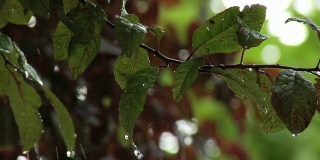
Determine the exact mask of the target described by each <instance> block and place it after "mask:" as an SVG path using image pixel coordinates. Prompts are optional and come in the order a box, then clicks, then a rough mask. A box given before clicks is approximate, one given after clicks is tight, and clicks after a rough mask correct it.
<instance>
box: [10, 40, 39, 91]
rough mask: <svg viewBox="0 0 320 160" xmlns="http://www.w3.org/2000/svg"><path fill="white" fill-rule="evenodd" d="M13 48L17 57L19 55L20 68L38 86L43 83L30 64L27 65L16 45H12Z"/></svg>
mask: <svg viewBox="0 0 320 160" xmlns="http://www.w3.org/2000/svg"><path fill="white" fill-rule="evenodd" d="M14 47H15V51H16V53H17V55H19V58H18V62H19V64H20V65H21V66H22V68H23V70H24V71H25V73H26V74H27V76H28V77H29V76H30V77H31V78H32V79H33V80H35V81H37V82H38V83H39V84H41V85H42V84H43V83H42V80H41V78H40V77H39V75H38V73H37V72H36V70H35V69H34V68H33V67H32V66H31V65H30V64H28V62H27V59H26V57H25V56H24V53H23V52H22V51H21V50H20V49H19V48H18V46H17V45H16V44H14Z"/></svg>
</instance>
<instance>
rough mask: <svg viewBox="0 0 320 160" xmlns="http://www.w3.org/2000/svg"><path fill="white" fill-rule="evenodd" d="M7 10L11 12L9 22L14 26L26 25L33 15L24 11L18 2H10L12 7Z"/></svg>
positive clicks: (14, 0)
mask: <svg viewBox="0 0 320 160" xmlns="http://www.w3.org/2000/svg"><path fill="white" fill-rule="evenodd" d="M10 1H11V0H10ZM9 9H10V10H11V14H10V17H9V22H11V23H14V24H19V25H26V24H28V22H29V21H30V18H31V16H32V15H33V14H32V12H31V11H30V10H25V9H24V8H23V6H22V5H21V4H20V2H19V1H18V0H12V6H11V8H9Z"/></svg>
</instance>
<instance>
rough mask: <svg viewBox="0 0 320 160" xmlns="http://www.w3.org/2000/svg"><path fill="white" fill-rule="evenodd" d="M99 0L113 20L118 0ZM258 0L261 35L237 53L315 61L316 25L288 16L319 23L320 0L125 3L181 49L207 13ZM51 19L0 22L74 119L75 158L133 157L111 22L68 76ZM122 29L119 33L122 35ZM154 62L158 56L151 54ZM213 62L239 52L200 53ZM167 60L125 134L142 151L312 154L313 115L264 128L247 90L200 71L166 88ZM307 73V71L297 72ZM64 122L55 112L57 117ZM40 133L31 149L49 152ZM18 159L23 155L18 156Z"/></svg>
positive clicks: (222, 156)
mask: <svg viewBox="0 0 320 160" xmlns="http://www.w3.org/2000/svg"><path fill="white" fill-rule="evenodd" d="M92 1H93V2H94V3H97V4H100V5H102V6H103V8H104V10H105V12H106V14H107V15H108V19H109V20H110V21H112V22H113V19H114V16H115V15H119V13H120V12H119V9H120V6H121V4H120V0H117V1H116V0H109V2H108V1H107V0H96V1H95V0H92ZM257 3H259V4H263V5H265V6H266V7H267V18H266V22H265V24H264V26H263V29H262V31H261V32H262V33H264V34H268V35H269V36H270V38H269V39H268V40H266V41H265V42H263V43H262V45H260V46H258V47H256V48H252V49H250V50H248V51H247V52H246V54H245V57H244V63H250V64H251V63H258V64H274V63H279V64H282V65H289V66H295V67H315V66H316V64H317V62H318V60H319V55H320V45H319V40H318V37H317V35H316V33H315V31H313V30H311V29H310V28H309V27H307V26H306V25H303V24H300V23H297V22H290V23H288V24H285V23H284V22H285V20H286V19H287V18H289V17H308V18H310V19H312V20H313V21H314V22H316V23H317V24H319V25H320V1H319V0H281V1H266V0H260V1H258V0H237V1H235V0H161V1H157V0H129V1H128V2H127V6H126V7H127V11H128V12H129V13H133V14H136V15H137V16H138V17H139V18H140V20H141V22H142V23H143V24H145V25H148V26H151V25H154V24H156V25H159V26H162V27H163V29H164V30H165V31H166V34H165V36H164V38H163V39H162V40H161V43H160V51H161V52H162V53H163V54H164V55H166V56H169V57H173V58H178V59H182V60H184V59H186V57H188V56H189V54H190V52H191V39H192V33H193V32H194V31H195V29H197V27H199V26H200V25H201V24H202V23H203V22H204V21H205V20H206V19H208V18H210V17H211V16H214V15H215V14H217V13H219V12H221V11H223V10H224V9H226V8H228V7H231V6H240V7H241V9H242V8H243V7H244V6H245V5H251V4H257ZM57 23H58V18H57V15H56V12H55V11H51V18H50V19H44V18H41V17H38V16H35V17H32V19H31V20H30V22H29V25H28V26H18V25H13V24H8V25H7V26H6V27H5V28H3V29H2V32H3V33H5V34H7V35H9V36H10V37H11V38H12V40H14V41H16V42H17V43H18V45H19V46H20V48H21V50H22V51H23V52H24V53H25V54H26V57H27V59H28V62H29V63H30V64H31V65H32V66H33V67H34V68H35V69H36V70H37V71H38V73H39V75H40V76H41V78H42V80H43V81H44V85H45V86H47V87H49V88H50V89H51V90H52V91H53V92H54V93H55V94H56V95H57V97H58V98H59V99H60V100H61V101H62V102H63V103H64V104H65V106H66V107H67V109H68V111H69V112H70V114H71V115H72V118H73V120H74V123H75V128H76V134H77V144H76V150H75V151H74V152H71V151H67V150H65V152H68V154H70V153H75V159H90V160H96V159H97V160H130V159H137V157H136V156H135V154H134V150H133V149H132V148H131V144H130V142H129V141H126V140H125V133H124V131H123V130H122V129H121V127H120V126H119V125H118V124H119V123H118V103H119V99H120V95H121V93H122V91H121V89H120V88H119V86H118V84H117V83H116V82H115V80H114V76H113V64H114V61H115V59H116V58H117V56H119V55H120V53H121V49H120V48H119V46H118V45H117V43H116V41H115V35H114V31H113V30H112V29H111V28H110V27H108V26H107V25H106V26H105V27H104V28H103V29H102V32H101V34H102V38H103V39H102V45H101V48H100V51H99V52H100V53H99V54H98V55H97V57H96V58H95V60H94V61H93V62H92V64H91V65H90V66H89V68H88V69H87V70H86V71H85V73H84V74H83V75H82V76H81V77H79V78H78V79H77V80H71V77H70V73H69V71H68V66H67V64H66V62H55V61H54V59H53V45H52V41H53V33H54V30H55V27H56V25H57ZM129 36H130V35H128V37H129ZM145 43H146V44H147V45H149V46H151V47H153V48H156V47H157V39H156V37H155V36H153V35H152V34H151V33H150V34H149V33H148V36H147V39H146V40H145ZM150 59H151V63H152V65H155V66H161V65H164V64H163V61H161V60H160V59H159V58H157V57H154V56H152V55H150ZM208 59H209V60H210V61H211V63H212V64H221V63H228V64H229V63H238V62H239V59H240V54H239V53H230V54H215V55H210V56H208ZM175 67H176V66H175V65H171V66H170V67H169V68H162V69H161V72H160V77H159V79H158V80H157V82H156V85H155V86H154V87H153V88H152V90H151V91H150V93H149V95H148V98H147V102H146V105H145V108H144V111H143V113H142V114H141V115H140V117H139V120H138V121H137V123H136V127H135V129H134V137H133V138H134V140H135V143H136V145H137V147H138V148H139V149H140V151H141V152H142V154H143V158H142V159H145V160H156V159H162V160H196V159H197V160H211V159H217V160H233V159H236V160H246V159H252V160H270V159H272V160H277V159H279V160H284V159H286V160H289V159H290V160H317V159H320V116H319V114H318V113H316V115H315V117H314V119H313V121H312V122H311V124H310V126H309V127H308V128H307V129H306V130H305V131H304V132H302V133H301V134H299V135H298V136H292V135H291V133H290V132H289V131H288V130H283V131H280V132H277V133H265V132H264V131H263V130H262V128H261V127H260V125H259V115H258V114H257V110H256V108H255V104H254V103H253V102H252V101H251V100H244V101H241V100H239V99H237V98H236V97H235V96H234V94H233V93H232V91H230V89H228V87H227V86H226V85H225V83H224V81H223V80H221V79H219V78H217V77H215V76H214V75H210V74H206V73H202V74H200V76H199V79H198V80H197V82H196V84H195V85H194V87H193V88H192V89H190V90H189V91H188V93H187V94H186V95H185V96H184V98H183V99H182V100H181V101H180V102H175V101H174V100H173V98H172V93H171V87H172V72H173V70H174V68H175ZM271 72H273V73H279V72H280V71H279V70H271ZM305 76H307V78H308V79H310V81H312V82H314V78H315V77H314V76H312V75H309V74H305ZM62 123H63V122H62ZM59 143H61V142H54V141H50V134H44V135H43V136H42V138H41V140H40V141H39V144H38V145H37V148H36V150H34V149H33V150H31V151H30V152H29V153H30V155H29V158H30V159H36V158H37V156H36V154H35V153H36V152H37V153H39V154H40V157H38V158H40V159H41V158H42V159H56V146H60V145H59ZM19 158H20V159H21V160H22V159H23V157H19Z"/></svg>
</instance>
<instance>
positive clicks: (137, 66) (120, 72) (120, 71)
mask: <svg viewBox="0 0 320 160" xmlns="http://www.w3.org/2000/svg"><path fill="white" fill-rule="evenodd" d="M148 67H150V61H149V56H148V53H147V51H146V50H144V49H141V48H138V49H137V50H136V51H135V52H134V53H133V54H132V56H131V57H130V58H128V57H127V56H126V55H124V54H122V55H120V56H119V57H118V58H117V60H116V61H115V63H114V68H113V71H114V77H115V80H116V81H117V83H118V84H119V85H120V87H121V89H125V88H126V86H127V85H126V83H127V80H128V78H129V77H130V76H132V75H133V74H134V73H136V72H137V71H139V70H141V69H143V68H148Z"/></svg>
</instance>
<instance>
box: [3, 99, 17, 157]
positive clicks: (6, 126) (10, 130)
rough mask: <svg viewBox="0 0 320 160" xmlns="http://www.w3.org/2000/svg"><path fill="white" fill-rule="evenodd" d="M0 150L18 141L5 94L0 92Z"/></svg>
mask: <svg viewBox="0 0 320 160" xmlns="http://www.w3.org/2000/svg"><path fill="white" fill-rule="evenodd" d="M0 131H1V132H0V151H3V149H4V148H8V147H10V146H14V145H16V144H18V143H19V141H20V137H19V131H18V126H17V123H16V122H15V119H14V116H13V112H12V109H11V106H10V99H9V97H8V96H7V95H1V94H0Z"/></svg>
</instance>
